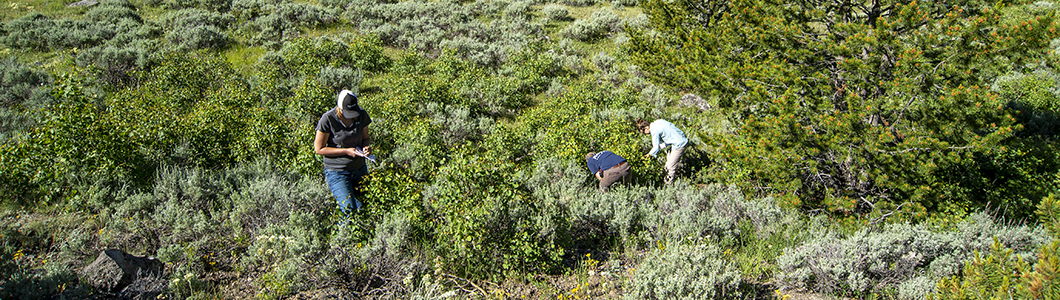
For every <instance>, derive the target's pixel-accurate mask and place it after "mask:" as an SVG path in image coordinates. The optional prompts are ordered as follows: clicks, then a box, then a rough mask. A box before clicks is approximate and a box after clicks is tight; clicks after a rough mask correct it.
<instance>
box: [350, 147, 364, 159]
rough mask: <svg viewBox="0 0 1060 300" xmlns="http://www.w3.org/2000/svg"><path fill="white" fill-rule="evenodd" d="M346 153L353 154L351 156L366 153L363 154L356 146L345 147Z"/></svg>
mask: <svg viewBox="0 0 1060 300" xmlns="http://www.w3.org/2000/svg"><path fill="white" fill-rule="evenodd" d="M346 155H349V156H353V157H357V156H366V154H364V152H361V151H360V150H357V148H346Z"/></svg>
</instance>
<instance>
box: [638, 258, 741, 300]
mask: <svg viewBox="0 0 1060 300" xmlns="http://www.w3.org/2000/svg"><path fill="white" fill-rule="evenodd" d="M630 281H631V282H630V283H629V288H628V290H627V293H626V295H625V296H624V298H625V299H732V298H739V297H740V296H741V291H740V290H739V285H740V270H739V269H737V268H735V267H734V266H733V264H732V263H731V262H729V261H727V260H726V259H725V258H724V255H723V252H722V250H721V248H719V247H718V246H715V245H705V244H703V245H684V244H677V245H673V246H670V247H665V248H659V249H653V250H652V251H651V252H650V253H649V255H648V256H647V257H645V258H644V260H643V261H641V263H640V265H639V266H638V267H637V269H636V271H634V274H633V277H632V278H630Z"/></svg>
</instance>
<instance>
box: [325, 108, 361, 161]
mask: <svg viewBox="0 0 1060 300" xmlns="http://www.w3.org/2000/svg"><path fill="white" fill-rule="evenodd" d="M357 112H358V113H360V114H361V115H360V116H358V117H357V119H356V120H353V125H352V126H349V127H347V126H346V125H343V124H342V121H340V120H339V115H338V110H336V109H334V108H332V109H331V110H329V111H328V112H326V113H324V114H323V115H321V116H320V121H317V131H320V132H323V133H329V134H331V136H330V137H328V140H327V142H326V143H325V144H324V147H335V148H353V147H364V146H365V145H364V141H363V138H364V128H365V127H366V126H368V124H371V123H372V118H369V117H368V112H365V111H364V110H363V109H362V110H359V111H357ZM361 167H364V157H360V156H357V157H353V156H349V155H342V156H326V155H325V156H324V168H328V169H332V170H356V169H360V168H361Z"/></svg>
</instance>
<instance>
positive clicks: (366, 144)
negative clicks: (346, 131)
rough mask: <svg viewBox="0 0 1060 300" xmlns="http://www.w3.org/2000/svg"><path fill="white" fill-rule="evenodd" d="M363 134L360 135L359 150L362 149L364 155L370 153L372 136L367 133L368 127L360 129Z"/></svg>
mask: <svg viewBox="0 0 1060 300" xmlns="http://www.w3.org/2000/svg"><path fill="white" fill-rule="evenodd" d="M361 131H362V132H363V134H364V136H362V137H361V151H364V156H368V155H371V154H372V137H371V136H370V135H368V127H365V128H363V129H362V130H361Z"/></svg>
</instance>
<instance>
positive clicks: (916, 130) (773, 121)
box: [626, 0, 1058, 216]
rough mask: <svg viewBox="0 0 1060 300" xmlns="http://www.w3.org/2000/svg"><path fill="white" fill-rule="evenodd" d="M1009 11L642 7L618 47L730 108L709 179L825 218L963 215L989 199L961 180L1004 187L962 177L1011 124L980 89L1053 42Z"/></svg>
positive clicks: (1027, 67)
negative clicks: (647, 21)
mask: <svg viewBox="0 0 1060 300" xmlns="http://www.w3.org/2000/svg"><path fill="white" fill-rule="evenodd" d="M1017 4H1024V3H1014V2H1010V1H1001V2H997V3H994V2H989V1H931V2H920V1H872V2H864V3H853V2H849V1H795V2H788V1H770V0H731V1H726V0H721V1H646V3H644V9H645V11H646V12H647V14H648V15H649V16H650V18H651V24H652V27H653V28H654V30H653V31H648V30H640V31H637V30H634V31H632V32H631V39H630V43H628V44H627V46H626V50H627V53H629V54H630V56H631V57H632V60H633V61H635V62H636V63H637V64H639V65H641V66H642V67H643V68H644V69H645V70H646V71H647V73H649V74H652V76H653V79H654V80H655V81H656V82H658V83H663V84H666V85H668V86H671V87H674V88H677V89H681V90H688V91H695V92H697V93H699V94H701V95H709V99H712V101H715V102H717V104H718V105H719V106H721V107H723V108H726V109H728V110H729V111H730V112H731V114H730V115H729V118H730V119H731V121H733V124H735V125H734V126H733V128H731V130H730V132H729V134H723V135H716V136H712V137H711V138H710V140H711V145H712V146H713V147H715V149H716V150H717V154H716V156H715V164H714V166H713V170H712V171H713V172H711V174H713V176H714V177H716V179H717V180H719V181H724V182H733V183H737V184H740V185H741V187H743V188H744V189H745V190H746V191H749V192H750V191H754V192H757V193H761V194H773V195H778V196H780V197H779V198H780V199H782V201H781V202H782V203H784V204H785V205H786V206H789V207H803V208H809V209H825V210H827V211H830V212H834V213H839V214H850V213H866V212H887V211H892V210H898V209H901V210H903V211H908V212H912V213H914V216H922V215H923V214H922V213H923V212H926V211H955V212H965V211H968V209H969V208H970V207H972V206H975V205H984V204H985V201H989V200H991V199H982V198H981V197H980V198H977V195H976V194H975V193H977V192H976V189H972V188H969V185H970V183H969V182H972V181H977V179H975V178H972V179H969V178H964V176H966V175H968V176H982V177H988V178H990V180H994V181H1004V180H1005V178H1000V177H1001V175H998V174H994V173H985V172H967V171H968V170H978V169H979V166H980V165H983V164H985V165H990V164H991V163H990V162H991V161H992V160H994V159H995V157H996V155H998V154H999V153H1005V151H1008V150H1011V149H1007V148H1006V147H1005V145H1006V143H1007V142H1009V141H1010V140H1011V139H1012V137H1013V133H1014V132H1016V131H1019V130H1020V129H1021V128H1022V126H1023V125H1022V124H1021V122H1019V121H1017V119H1016V118H1014V117H1013V116H1012V114H1013V113H1015V111H1014V110H1013V109H1010V107H1011V105H1012V104H1014V103H1018V101H1019V99H1018V98H1010V97H1005V96H1004V95H1003V94H999V93H998V92H996V91H993V90H991V83H992V82H993V80H994V79H995V78H997V77H998V76H1001V75H1005V74H1010V73H1014V72H1029V71H1033V70H1035V69H1041V68H1047V67H1046V66H1044V64H1043V63H1042V61H1043V60H1044V59H1045V58H1046V57H1047V54H1048V52H1049V51H1048V50H1049V47H1048V46H1049V43H1050V41H1051V40H1052V39H1053V38H1055V37H1057V36H1058V35H1057V33H1056V24H1055V13H1054V10H1053V8H1052V7H1051V6H1047V5H1043V6H1035V5H1021V6H1019V7H1020V10H1016V9H1015V8H1014V7H1016V5H1017ZM1024 8H1026V9H1024ZM1052 172H1055V170H1052ZM991 176H994V177H991ZM999 179H1000V180H999ZM990 180H979V181H978V182H983V181H988V182H993V181H990ZM1020 192H1021V191H1010V194H1009V195H1008V196H1015V198H1018V197H1020V196H1021V195H1019V193H1020ZM977 201H982V203H980V202H977ZM995 205H996V203H995ZM1020 205H1022V206H1020V207H1014V210H1016V211H1021V212H1024V213H1027V212H1029V211H1030V210H1032V209H1033V204H1020Z"/></svg>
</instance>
